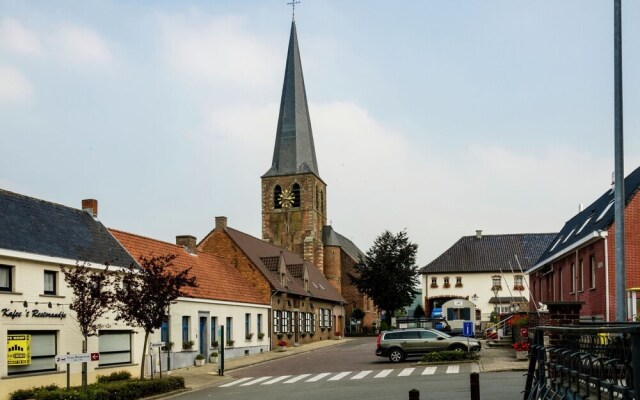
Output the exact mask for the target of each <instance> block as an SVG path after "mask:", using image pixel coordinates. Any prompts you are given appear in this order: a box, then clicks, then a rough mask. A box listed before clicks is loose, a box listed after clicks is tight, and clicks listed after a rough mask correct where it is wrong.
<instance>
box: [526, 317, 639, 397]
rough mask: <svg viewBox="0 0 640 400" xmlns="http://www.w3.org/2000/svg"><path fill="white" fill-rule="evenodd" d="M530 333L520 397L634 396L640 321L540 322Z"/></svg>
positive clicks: (636, 385)
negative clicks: (522, 388) (547, 324)
mask: <svg viewBox="0 0 640 400" xmlns="http://www.w3.org/2000/svg"><path fill="white" fill-rule="evenodd" d="M531 336H533V343H532V346H531V354H530V359H529V372H528V374H527V381H526V386H525V391H524V400H533V399H535V400H538V399H602V400H613V399H622V400H625V399H636V400H639V399H640V394H639V393H638V388H640V364H639V363H640V324H637V323H629V324H627V323H609V324H597V325H596V324H582V325H579V326H576V327H567V326H562V327H560V326H540V327H537V328H534V329H532V330H531V333H530V337H531ZM634 366H636V368H634Z"/></svg>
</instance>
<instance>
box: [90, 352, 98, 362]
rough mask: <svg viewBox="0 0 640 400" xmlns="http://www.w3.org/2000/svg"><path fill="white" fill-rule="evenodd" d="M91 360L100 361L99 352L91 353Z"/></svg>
mask: <svg viewBox="0 0 640 400" xmlns="http://www.w3.org/2000/svg"><path fill="white" fill-rule="evenodd" d="M91 361H100V353H91Z"/></svg>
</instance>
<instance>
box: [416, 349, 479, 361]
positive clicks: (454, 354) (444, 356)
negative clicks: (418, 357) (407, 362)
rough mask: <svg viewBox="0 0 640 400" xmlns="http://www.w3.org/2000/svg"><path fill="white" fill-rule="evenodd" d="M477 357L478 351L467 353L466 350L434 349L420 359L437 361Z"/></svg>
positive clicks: (473, 358)
mask: <svg viewBox="0 0 640 400" xmlns="http://www.w3.org/2000/svg"><path fill="white" fill-rule="evenodd" d="M476 358H478V352H476V351H472V352H470V353H467V352H466V351H454V350H446V351H434V352H431V353H427V354H425V355H424V356H423V357H422V361H426V362H439V361H464V360H475V359H476Z"/></svg>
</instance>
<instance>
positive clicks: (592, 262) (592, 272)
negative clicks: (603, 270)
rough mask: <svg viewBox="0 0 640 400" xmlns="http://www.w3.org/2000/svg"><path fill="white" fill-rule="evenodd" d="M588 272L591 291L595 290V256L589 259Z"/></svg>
mask: <svg viewBox="0 0 640 400" xmlns="http://www.w3.org/2000/svg"><path fill="white" fill-rule="evenodd" d="M589 272H590V274H589V275H590V276H591V282H589V284H590V286H589V287H590V288H591V289H595V288H596V256H594V255H592V256H591V257H590V258H589Z"/></svg>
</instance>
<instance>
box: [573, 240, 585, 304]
mask: <svg viewBox="0 0 640 400" xmlns="http://www.w3.org/2000/svg"><path fill="white" fill-rule="evenodd" d="M575 266H576V268H575V269H574V271H576V276H574V277H573V279H575V281H574V282H573V285H574V286H573V287H574V288H575V297H576V302H577V301H578V276H580V277H581V278H582V279H584V276H582V273H583V272H584V271H582V268H580V271H578V268H579V267H580V265H578V249H576V264H575Z"/></svg>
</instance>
